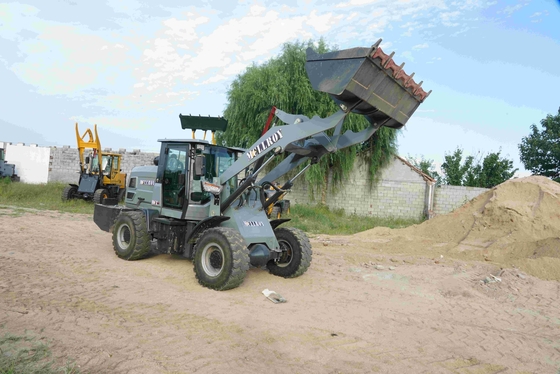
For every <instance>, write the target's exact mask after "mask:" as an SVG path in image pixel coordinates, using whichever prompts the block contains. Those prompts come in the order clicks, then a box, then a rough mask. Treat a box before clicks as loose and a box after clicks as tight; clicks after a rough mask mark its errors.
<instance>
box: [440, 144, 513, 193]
mask: <svg viewBox="0 0 560 374" xmlns="http://www.w3.org/2000/svg"><path fill="white" fill-rule="evenodd" d="M501 152H502V151H501V150H499V151H498V152H492V153H489V154H487V155H486V156H485V157H484V158H483V159H482V160H481V159H480V158H479V159H476V158H475V157H474V156H467V157H466V158H465V160H464V162H463V150H462V149H460V148H457V149H455V151H454V152H453V153H451V154H446V155H445V162H444V163H443V164H442V166H441V168H442V170H443V173H444V183H445V184H448V185H452V186H467V187H484V188H492V187H494V186H497V185H498V184H500V183H503V182H505V181H507V180H508V179H511V178H512V177H513V176H514V174H515V172H516V171H517V170H519V169H517V168H516V169H514V168H513V161H512V160H509V159H507V158H504V157H500V154H501Z"/></svg>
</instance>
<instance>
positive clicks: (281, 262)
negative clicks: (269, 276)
mask: <svg viewBox="0 0 560 374" xmlns="http://www.w3.org/2000/svg"><path fill="white" fill-rule="evenodd" d="M278 244H279V245H280V249H281V250H282V255H281V256H280V258H279V259H278V262H277V263H276V265H277V266H278V267H281V268H283V267H286V266H288V265H290V263H291V262H292V259H293V258H294V256H293V249H292V246H291V245H290V243H288V242H287V241H285V240H279V241H278Z"/></svg>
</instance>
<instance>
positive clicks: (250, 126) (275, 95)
mask: <svg viewBox="0 0 560 374" xmlns="http://www.w3.org/2000/svg"><path fill="white" fill-rule="evenodd" d="M308 47H311V48H314V49H315V50H316V51H317V52H319V53H325V52H328V51H330V50H332V48H330V47H329V46H327V45H326V43H325V42H324V41H323V40H319V42H318V43H314V42H313V41H311V40H310V41H308V42H307V43H302V42H295V43H287V44H285V45H284V47H283V49H282V53H281V54H280V55H279V56H277V57H275V58H272V59H270V60H268V61H267V62H266V63H263V64H261V65H256V64H254V65H252V66H250V67H249V68H247V70H246V71H245V72H244V73H243V74H240V75H238V76H237V78H236V79H235V80H234V81H233V83H232V84H231V86H230V88H229V90H228V93H227V98H228V104H227V107H226V110H225V111H224V118H226V119H227V121H228V130H227V131H226V132H225V133H222V134H218V138H217V139H218V142H219V144H220V143H221V144H224V145H228V146H234V147H242V148H248V147H250V146H251V145H252V144H253V143H254V142H255V141H257V140H258V139H259V138H260V136H261V133H262V130H263V128H264V126H265V124H266V120H267V118H268V115H269V113H270V110H271V108H272V107H273V106H276V107H277V108H278V109H281V110H283V111H285V112H287V113H292V114H303V115H306V116H308V117H310V118H311V117H312V116H314V115H318V116H320V117H321V118H325V117H328V116H330V115H331V114H333V113H335V112H337V111H338V110H339V107H338V106H337V105H336V104H335V102H334V101H333V100H332V99H331V98H330V97H329V95H328V94H326V93H322V92H319V91H316V90H314V89H313V88H312V87H311V84H310V82H309V79H308V78H307V74H306V72H305V50H306V49H307V48H308ZM368 126H369V122H368V121H367V120H366V119H365V117H363V116H360V115H357V114H353V113H352V114H350V115H349V116H348V117H347V118H346V120H345V122H344V126H343V131H346V130H352V131H360V130H363V129H365V128H366V127H368ZM330 131H331V132H332V131H333V130H330ZM396 139H397V132H396V131H395V130H393V129H388V128H385V127H382V128H381V129H380V130H378V131H377V132H376V133H375V134H374V135H373V136H372V137H371V138H370V139H369V140H368V141H367V142H366V143H364V144H360V145H356V146H353V147H348V148H345V149H343V150H340V151H338V152H335V153H331V154H327V155H326V156H324V157H323V158H322V159H321V160H320V162H319V163H317V164H316V165H313V166H312V167H310V168H309V170H308V171H307V172H306V173H305V178H306V180H307V182H308V183H309V187H310V189H311V191H312V193H313V195H315V194H317V193H318V192H319V193H320V194H321V202H322V203H323V204H324V203H326V201H325V199H326V193H327V189H328V188H329V175H330V176H332V179H330V180H332V184H331V186H330V187H331V188H336V187H338V185H339V184H340V182H341V181H343V180H345V179H346V178H347V177H348V176H349V174H350V171H351V170H352V168H353V166H354V163H355V162H356V160H357V159H359V158H361V159H363V160H364V161H366V162H367V163H368V165H369V174H370V178H369V180H370V181H371V182H372V183H371V185H373V184H374V183H375V182H376V181H377V180H378V179H377V177H378V174H379V171H380V170H381V169H382V168H383V167H384V166H385V165H386V164H387V163H388V162H389V160H390V159H391V155H393V154H394V153H395V152H396Z"/></svg>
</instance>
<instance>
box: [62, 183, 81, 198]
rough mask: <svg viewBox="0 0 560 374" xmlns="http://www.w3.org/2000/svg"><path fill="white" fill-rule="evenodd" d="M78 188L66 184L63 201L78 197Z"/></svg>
mask: <svg viewBox="0 0 560 374" xmlns="http://www.w3.org/2000/svg"><path fill="white" fill-rule="evenodd" d="M77 192H78V188H77V187H76V186H66V187H64V190H62V201H68V200H71V199H74V198H75V197H76V193H77Z"/></svg>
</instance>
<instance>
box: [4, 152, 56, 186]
mask: <svg viewBox="0 0 560 374" xmlns="http://www.w3.org/2000/svg"><path fill="white" fill-rule="evenodd" d="M4 149H5V150H6V161H7V162H8V163H9V164H14V165H15V166H16V174H17V175H18V176H19V177H20V179H21V181H22V182H24V183H35V184H39V183H47V181H48V179H49V160H50V155H51V149H50V148H49V147H38V146H37V145H36V144H31V145H24V144H23V143H18V144H10V143H4Z"/></svg>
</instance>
